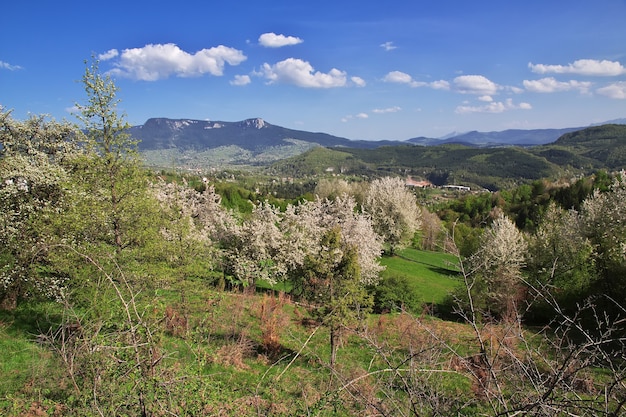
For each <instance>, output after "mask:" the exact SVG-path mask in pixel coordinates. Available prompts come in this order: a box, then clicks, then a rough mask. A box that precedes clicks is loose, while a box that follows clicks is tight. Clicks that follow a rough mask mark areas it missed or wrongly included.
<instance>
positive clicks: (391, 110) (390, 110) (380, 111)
mask: <svg viewBox="0 0 626 417" xmlns="http://www.w3.org/2000/svg"><path fill="white" fill-rule="evenodd" d="M400 110H402V108H401V107H399V106H393V107H387V108H385V109H374V110H372V113H378V114H383V113H397V112H399V111H400Z"/></svg>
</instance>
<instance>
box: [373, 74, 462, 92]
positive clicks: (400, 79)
mask: <svg viewBox="0 0 626 417" xmlns="http://www.w3.org/2000/svg"><path fill="white" fill-rule="evenodd" d="M383 81H384V82H387V83H396V84H407V85H409V86H411V87H430V88H432V89H433V90H449V89H450V83H449V82H448V81H445V80H438V81H433V82H430V83H427V82H424V81H416V80H414V79H413V77H411V76H410V75H409V74H407V73H405V72H402V71H391V72H389V73H388V74H387V75H385V76H384V77H383Z"/></svg>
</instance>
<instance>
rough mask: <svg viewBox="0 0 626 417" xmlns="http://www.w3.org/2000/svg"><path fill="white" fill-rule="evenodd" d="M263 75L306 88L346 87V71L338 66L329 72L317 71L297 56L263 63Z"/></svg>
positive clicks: (271, 80)
mask: <svg viewBox="0 0 626 417" xmlns="http://www.w3.org/2000/svg"><path fill="white" fill-rule="evenodd" d="M261 71H262V75H263V76H264V77H265V78H267V79H268V80H269V82H270V83H285V84H293V85H296V86H298V87H306V88H333V87H345V86H346V83H347V80H346V73H345V71H340V70H338V69H336V68H333V69H331V70H330V71H329V72H327V73H323V72H319V71H315V72H314V68H313V66H312V65H311V64H310V63H308V62H307V61H303V60H301V59H297V58H287V59H285V60H284V61H280V62H277V63H276V64H274V65H270V64H268V63H265V64H263V67H262V68H261Z"/></svg>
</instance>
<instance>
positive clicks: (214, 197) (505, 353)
mask: <svg viewBox="0 0 626 417" xmlns="http://www.w3.org/2000/svg"><path fill="white" fill-rule="evenodd" d="M82 81H83V85H84V87H85V92H86V98H85V100H84V104H79V105H78V111H79V122H80V125H79V126H78V125H74V124H70V123H68V122H65V121H64V122H60V123H59V122H56V121H51V120H49V119H47V118H45V117H44V116H32V117H31V118H29V119H28V120H25V121H19V120H15V119H14V118H13V117H12V115H11V112H10V111H7V110H5V109H0V141H1V143H2V149H1V150H0V152H1V153H0V369H1V370H2V378H0V414H2V415H7V416H43V415H48V416H155V417H156V416H166V415H175V416H183V415H185V416H209V415H211V416H212V415H219V416H225V415H231V416H259V415H265V416H294V415H296V416H302V415H307V416H357V415H359V416H360V415H377V416H419V415H433V416H448V415H469V416H485V415H490V416H515V415H533V416H555V415H557V416H566V415H567V416H572V415H575V416H605V417H613V416H618V415H623V414H624V412H625V407H626V401H625V400H624V398H626V326H625V323H626V321H625V320H626V313H625V311H626V310H625V309H626V306H625V305H624V300H625V299H626V223H625V222H624V219H625V218H626V173H625V172H624V171H619V170H616V169H615V170H606V171H603V170H598V171H595V172H593V174H591V175H586V176H580V177H576V176H575V175H578V174H581V173H583V172H586V170H592V169H596V168H597V167H598V166H600V165H597V166H596V165H594V164H591V165H589V166H584V167H576V166H573V165H572V166H568V167H565V166H560V167H559V166H557V165H556V164H554V163H551V162H548V160H547V159H546V158H545V157H544V156H542V154H540V152H544V153H545V154H546V155H550V150H549V149H552V150H553V154H552V155H554V158H557V157H560V158H562V159H564V160H575V161H576V162H578V161H597V163H598V164H601V163H604V164H608V161H615V164H616V165H614V166H615V167H619V163H618V162H617V161H619V160H621V159H620V158H622V157H621V156H619V153H618V156H617V157H615V158H614V157H613V155H614V152H613V150H615V149H618V148H619V147H620V146H622V143H623V142H622V139H623V134H624V132H623V130H621V128H619V127H614V126H608V127H600V128H597V129H596V130H592V131H589V132H586V133H582V134H579V135H573V136H568V137H564V138H562V140H560V141H559V143H557V144H555V145H554V148H549V149H548V150H547V149H546V148H542V149H539V150H537V152H538V153H535V151H530V150H528V149H519V148H498V149H489V150H480V151H479V150H477V149H474V148H469V147H464V146H452V145H449V146H445V147H433V148H422V147H417V146H403V147H399V148H396V147H387V148H381V149H379V150H377V151H365V150H354V149H342V150H341V151H337V150H330V149H326V148H321V147H319V148H316V149H313V150H312V151H310V152H309V153H308V154H306V155H303V156H299V157H297V158H295V159H291V160H288V161H284V162H282V163H281V164H277V165H275V166H274V167H273V168H272V170H273V171H271V172H270V174H267V173H264V174H263V175H258V174H242V173H239V172H237V173H235V172H233V171H229V172H216V171H213V172H202V171H200V172H195V173H194V174H190V173H186V174H181V173H180V172H172V171H166V170H160V169H159V170H154V169H152V168H150V167H146V166H145V165H143V164H142V159H141V157H140V154H139V148H138V144H137V143H136V141H135V140H134V139H133V138H132V137H131V136H130V135H129V134H128V125H127V123H126V122H125V119H124V117H123V116H122V115H121V114H119V113H118V111H117V105H118V101H117V99H116V92H117V87H116V86H115V84H114V83H113V81H112V80H111V79H110V78H109V77H108V76H106V75H102V74H101V73H100V70H99V67H98V62H97V61H93V62H91V63H89V64H88V65H87V67H86V69H85V73H84V76H83V79H82ZM581 135H582V136H581ZM600 143H603V144H605V145H606V146H607V147H608V149H611V152H608V153H607V152H604V151H600V150H599V149H600V148H599V147H596V146H598V145H599V144H600ZM559 152H560V154H559ZM568 152H569V153H568ZM570 154H571V155H576V158H581V159H576V158H570V157H568V156H567V155H570ZM559 155H561V156H559ZM602 161H604V162H602ZM594 163H595V162H594ZM611 163H613V162H611ZM602 166H603V167H604V166H606V165H602ZM452 167H454V169H453V168H452ZM290 173H291V174H293V177H291V178H288V177H289V176H290ZM429 173H432V174H433V175H435V174H437V175H439V176H440V177H441V178H444V179H445V182H448V183H449V182H450V181H452V180H454V181H457V180H458V181H468V182H472V183H474V184H484V185H488V184H491V185H493V186H494V187H502V189H501V190H499V191H498V192H475V193H467V192H466V193H456V192H449V193H447V192H446V194H445V195H444V192H442V191H441V190H437V189H428V190H420V191H418V192H416V191H415V190H412V189H410V188H408V187H406V186H405V176H406V175H407V174H415V175H418V174H419V175H425V176H428V174H429ZM561 174H564V175H563V176H561ZM257 175H258V176H257ZM295 176H306V177H307V179H306V180H298V179H296V178H294V177H295ZM557 177H558V178H557ZM531 180H532V181H531ZM298 181H300V182H298ZM518 183H521V185H516V186H510V187H507V188H504V186H505V185H507V184H511V185H512V184H518ZM305 190H306V191H305ZM304 191H305V192H304Z"/></svg>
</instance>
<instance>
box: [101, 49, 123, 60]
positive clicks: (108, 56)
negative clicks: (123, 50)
mask: <svg viewBox="0 0 626 417" xmlns="http://www.w3.org/2000/svg"><path fill="white" fill-rule="evenodd" d="M119 54H120V53H119V52H118V50H117V49H109V50H108V51H106V52H105V53H103V54H100V55H98V59H99V60H100V61H108V60H109V59H113V58H115V57H117V56H118V55H119Z"/></svg>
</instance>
